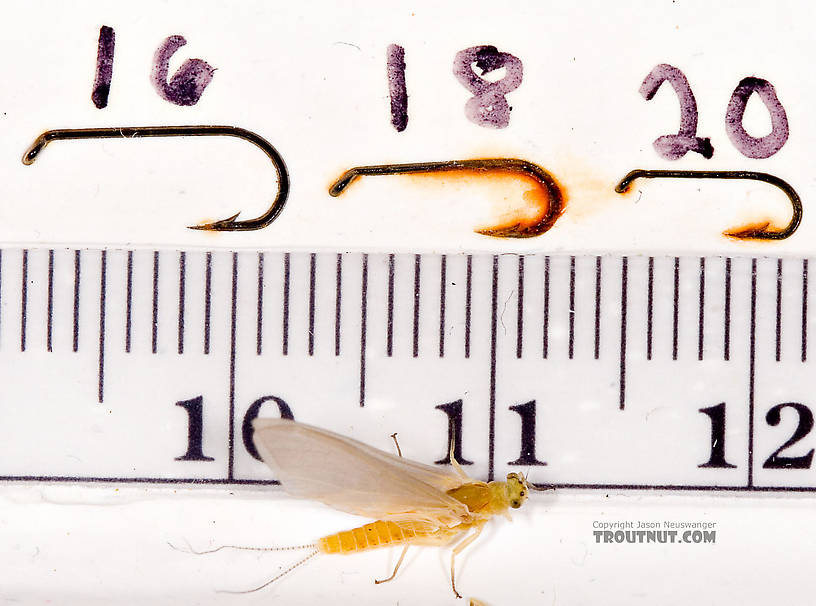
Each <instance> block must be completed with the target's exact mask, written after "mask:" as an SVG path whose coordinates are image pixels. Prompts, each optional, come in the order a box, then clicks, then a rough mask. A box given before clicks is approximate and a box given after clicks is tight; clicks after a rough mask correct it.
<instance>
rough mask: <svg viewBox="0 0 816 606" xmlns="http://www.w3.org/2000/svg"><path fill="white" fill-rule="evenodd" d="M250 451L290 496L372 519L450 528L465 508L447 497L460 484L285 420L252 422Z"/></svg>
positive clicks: (423, 467) (436, 471)
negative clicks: (254, 451) (409, 520)
mask: <svg viewBox="0 0 816 606" xmlns="http://www.w3.org/2000/svg"><path fill="white" fill-rule="evenodd" d="M252 425H253V428H254V430H255V431H254V434H253V437H254V441H255V447H256V448H257V449H258V452H259V453H260V454H261V457H262V458H263V460H264V461H265V462H266V463H267V464H268V465H269V466H270V467H271V468H272V469H273V470H274V471H275V473H276V476H277V479H278V480H280V482H281V484H282V485H283V488H284V489H285V490H286V491H287V492H288V493H290V494H292V495H294V496H298V497H302V498H307V499H314V500H317V501H321V502H323V503H325V504H327V505H330V506H331V507H334V508H335V509H339V510H341V511H346V512H349V513H354V514H357V515H363V516H367V517H371V518H378V519H387V518H388V517H389V516H394V517H400V518H405V514H412V517H414V519H417V520H420V519H422V520H428V521H432V522H434V523H437V524H439V525H440V526H442V525H444V526H453V525H456V524H458V523H460V522H461V521H462V520H463V519H464V518H465V517H466V516H467V512H468V510H467V507H465V506H464V505H463V504H462V503H460V502H459V501H457V500H456V499H454V498H453V497H451V496H449V495H447V494H446V491H448V490H450V489H453V488H458V487H459V486H461V485H462V483H463V479H462V478H461V477H460V476H457V475H454V474H453V473H449V472H447V471H446V470H443V469H437V468H435V467H431V466H430V465H424V464H422V463H417V462H415V461H410V460H408V459H404V458H400V457H397V456H394V455H392V454H390V453H387V452H384V451H382V450H379V449H377V448H373V447H371V446H368V445H366V444H363V443H362V442H358V441H357V440H353V439H351V438H348V437H345V436H341V435H339V434H335V433H332V432H330V431H326V430H324V429H320V428H317V427H312V426H310V425H305V424H302V423H296V422H294V421H290V420H286V419H270V418H259V419H255V421H254V422H253V424H252Z"/></svg>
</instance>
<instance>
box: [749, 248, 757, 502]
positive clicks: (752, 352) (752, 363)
mask: <svg viewBox="0 0 816 606" xmlns="http://www.w3.org/2000/svg"><path fill="white" fill-rule="evenodd" d="M756 293H757V261H756V259H751V318H750V324H751V329H750V338H749V344H748V486H749V487H752V486H753V485H754V388H755V383H754V381H755V376H754V373H755V371H756Z"/></svg>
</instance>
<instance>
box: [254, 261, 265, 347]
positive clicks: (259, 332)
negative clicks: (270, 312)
mask: <svg viewBox="0 0 816 606" xmlns="http://www.w3.org/2000/svg"><path fill="white" fill-rule="evenodd" d="M263 299H264V254H263V253H262V252H259V253H258V308H257V312H256V314H257V315H256V326H255V353H256V354H257V355H259V356H260V355H261V353H262V352H263Z"/></svg>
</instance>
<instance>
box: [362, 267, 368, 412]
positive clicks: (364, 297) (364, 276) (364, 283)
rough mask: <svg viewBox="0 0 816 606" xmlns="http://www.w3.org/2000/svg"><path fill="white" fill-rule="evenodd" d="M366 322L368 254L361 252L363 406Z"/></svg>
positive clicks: (363, 404) (363, 397)
mask: <svg viewBox="0 0 816 606" xmlns="http://www.w3.org/2000/svg"><path fill="white" fill-rule="evenodd" d="M367 322H368V255H367V254H363V267H362V275H361V277H360V407H363V406H365V389H366V337H367V334H366V328H367V327H366V324H367Z"/></svg>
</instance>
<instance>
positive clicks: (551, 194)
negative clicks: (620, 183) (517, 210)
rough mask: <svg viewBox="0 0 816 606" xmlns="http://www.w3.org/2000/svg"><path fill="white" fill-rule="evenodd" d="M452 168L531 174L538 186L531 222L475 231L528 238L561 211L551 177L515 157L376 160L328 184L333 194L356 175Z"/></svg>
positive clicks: (544, 228)
mask: <svg viewBox="0 0 816 606" xmlns="http://www.w3.org/2000/svg"><path fill="white" fill-rule="evenodd" d="M453 171H472V172H476V173H477V174H479V173H484V174H485V176H488V174H489V172H490V173H494V174H515V175H519V176H522V177H527V178H531V179H532V180H533V181H534V182H535V184H536V186H537V187H538V188H539V189H540V192H541V195H539V196H536V197H535V199H536V202H537V204H538V207H539V211H538V215H537V216H536V218H535V220H534V221H532V222H525V223H520V222H519V223H514V224H512V225H500V226H495V227H488V228H485V229H478V230H476V233H479V234H482V235H485V236H494V237H497V238H532V237H535V236H540V235H541V234H543V233H544V232H546V231H547V230H549V229H550V228H551V227H552V226H553V225H555V222H556V221H557V220H558V217H560V216H561V214H562V213H563V212H564V194H563V192H562V191H561V187H560V186H559V185H558V183H557V182H556V181H555V178H554V177H553V176H552V175H551V174H550V173H548V172H547V171H546V170H544V169H543V168H541V167H540V166H538V165H537V164H533V163H532V162H528V161H527V160H520V159H518V158H485V159H481V160H448V161H446V162H421V163H418V164H380V165H374V166H356V167H354V168H351V169H349V170H347V171H346V172H344V173H343V174H342V175H340V177H339V178H338V179H337V180H336V181H335V182H334V183H333V184H332V186H331V187H330V188H329V194H330V195H331V196H334V197H337V196H339V195H340V194H342V193H343V192H344V191H345V190H346V188H347V187H348V186H349V185H350V184H351V183H352V182H353V181H355V180H356V179H358V178H359V177H364V176H377V175H409V174H418V173H436V172H453Z"/></svg>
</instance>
